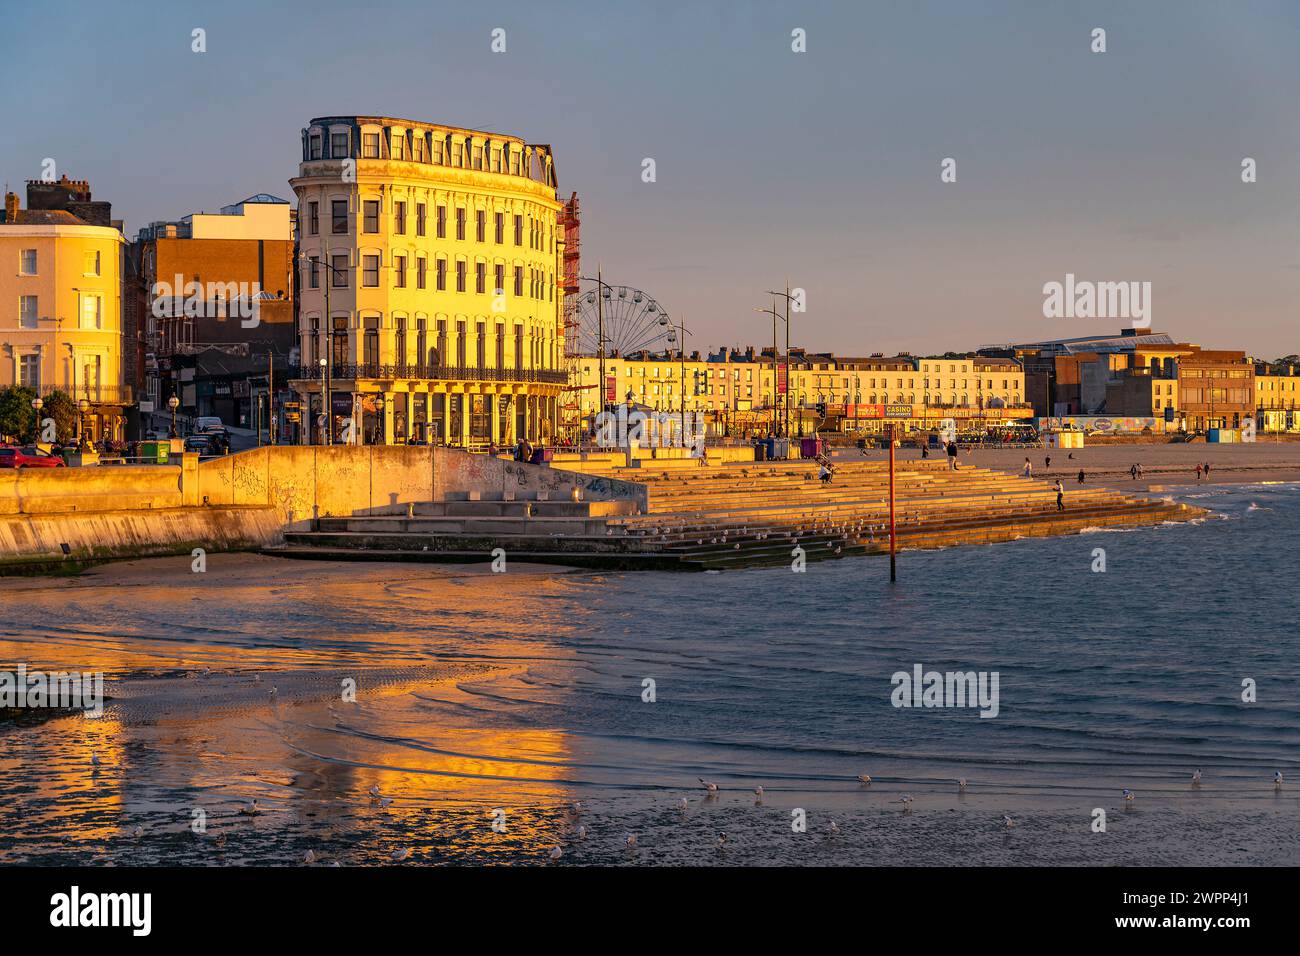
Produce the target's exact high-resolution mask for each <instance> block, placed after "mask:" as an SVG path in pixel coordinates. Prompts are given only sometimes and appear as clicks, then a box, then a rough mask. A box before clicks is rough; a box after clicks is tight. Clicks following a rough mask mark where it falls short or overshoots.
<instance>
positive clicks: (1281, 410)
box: [1255, 362, 1300, 432]
mask: <svg viewBox="0 0 1300 956" xmlns="http://www.w3.org/2000/svg"><path fill="white" fill-rule="evenodd" d="M1255 409H1256V429H1257V431H1260V432H1295V431H1300V365H1293V364H1291V363H1289V362H1279V363H1276V364H1272V365H1270V364H1268V363H1265V362H1257V363H1255Z"/></svg>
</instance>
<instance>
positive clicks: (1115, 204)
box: [0, 0, 1300, 357]
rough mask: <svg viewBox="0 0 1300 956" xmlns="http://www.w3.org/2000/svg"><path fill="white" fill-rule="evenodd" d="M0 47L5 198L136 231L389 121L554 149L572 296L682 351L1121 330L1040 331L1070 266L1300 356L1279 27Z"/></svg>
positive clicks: (1121, 9)
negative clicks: (616, 303)
mask: <svg viewBox="0 0 1300 956" xmlns="http://www.w3.org/2000/svg"><path fill="white" fill-rule="evenodd" d="M150 7H152V9H150ZM1098 26H1100V27H1104V28H1105V29H1106V30H1107V46H1108V52H1106V53H1105V54H1094V53H1091V52H1090V50H1089V44H1090V32H1091V30H1092V29H1093V28H1094V27H1098ZM195 27H203V28H204V29H205V30H206V31H207V43H208V52H207V53H205V54H202V55H199V54H194V53H192V52H191V51H190V31H191V30H192V29H193V28H195ZM494 27H502V28H504V29H505V30H506V31H507V47H508V49H507V52H506V53H505V54H494V53H492V52H491V51H490V49H489V41H490V36H489V34H490V31H491V30H492V29H493V28H494ZM795 27H801V28H803V29H805V30H806V31H807V36H808V52H806V53H802V54H796V53H792V52H791V50H790V31H791V30H792V29H793V28H795ZM0 35H3V36H4V40H3V46H4V49H3V51H2V55H0V81H2V82H0V115H3V116H4V117H5V119H6V124H5V127H6V128H5V135H4V136H3V138H0V177H2V178H4V179H7V180H8V181H9V182H10V183H11V184H19V183H21V182H22V181H23V180H25V179H27V178H30V177H36V176H39V174H40V163H41V160H42V159H43V158H44V157H46V156H49V157H53V158H55V159H56V161H57V162H58V168H59V171H60V172H66V173H68V174H69V175H70V176H73V177H75V178H86V179H89V180H90V181H91V184H92V187H93V189H94V193H95V196H96V198H99V199H107V200H110V201H111V202H112V203H113V206H114V210H115V215H116V216H118V217H120V218H124V219H125V220H126V223H127V229H128V233H129V234H131V235H133V234H134V232H135V230H136V229H137V228H138V227H139V226H140V225H141V224H143V223H146V222H148V221H150V220H153V219H161V218H175V217H178V216H181V215H184V214H186V213H189V212H193V211H198V210H215V209H216V208H217V207H219V206H221V205H222V204H225V203H228V202H232V201H235V200H238V199H240V198H243V197H244V196H247V195H250V194H253V193H257V192H270V193H274V194H277V195H280V196H284V197H286V198H292V193H291V190H290V189H289V186H288V185H287V182H286V180H288V179H289V177H290V176H292V175H293V174H294V172H295V168H296V163H297V161H298V150H299V130H300V129H301V127H302V126H303V125H304V124H305V122H306V121H307V120H308V119H310V118H311V117H312V116H316V115H322V114H349V113H383V114H391V115H398V116H410V117H413V118H416V119H422V120H430V121H435V122H447V123H454V124H459V125H463V126H470V127H478V128H483V129H488V130H500V131H503V132H512V133H518V134H520V135H522V136H524V137H527V138H528V139H530V140H531V141H534V142H543V143H550V144H551V145H552V146H553V147H554V149H555V154H556V161H557V168H558V172H559V177H560V186H561V190H562V192H563V193H564V194H565V195H567V194H568V192H569V191H570V190H574V189H576V190H577V191H578V192H579V194H580V196H581V197H582V200H583V209H584V222H583V255H584V270H585V269H591V268H594V267H595V264H596V261H597V260H599V261H600V263H601V264H602V265H603V268H604V270H605V274H606V276H607V277H608V278H612V279H613V280H615V281H618V282H623V283H627V284H630V285H636V286H639V287H641V288H644V289H646V290H647V291H649V292H651V293H652V294H653V295H654V296H656V297H657V298H658V299H660V300H661V301H663V302H664V303H665V304H666V305H667V307H668V308H669V309H670V310H671V311H672V312H674V314H677V315H685V316H686V318H687V322H688V324H689V325H690V326H691V327H692V328H694V329H695V331H696V333H697V335H696V338H695V340H693V341H692V342H691V345H693V346H694V345H697V344H698V345H703V344H706V343H707V344H709V345H713V346H716V345H722V344H747V343H751V342H754V343H759V342H762V341H763V339H764V338H765V337H768V336H770V324H765V323H764V321H763V317H762V316H758V315H755V314H754V313H753V312H752V311H751V310H752V309H753V308H754V307H755V306H767V305H770V299H768V298H767V297H765V296H764V295H763V294H762V291H763V290H764V289H766V288H771V287H773V286H775V285H779V284H781V283H783V282H784V281H785V279H786V278H787V277H788V278H789V280H790V282H791V284H792V285H794V286H801V287H803V288H804V289H806V290H807V296H808V312H807V313H806V314H805V315H801V316H796V318H797V320H798V322H797V324H796V325H795V340H796V342H797V343H798V344H804V345H806V346H808V347H809V348H813V349H834V350H836V351H840V352H843V353H857V354H860V353H865V352H870V351H886V352H891V351H893V350H895V349H910V350H911V351H913V352H921V351H932V350H943V349H948V348H952V349H967V348H973V347H976V346H978V345H981V344H984V343H990V342H1000V341H1023V340H1025V339H1032V338H1039V337H1045V336H1067V335H1080V334H1086V333H1090V332H1093V331H1096V330H1098V329H1099V328H1102V329H1110V328H1112V327H1114V326H1117V325H1118V324H1119V323H1116V322H1109V321H1098V320H1093V321H1088V320H1084V319H1052V320H1049V319H1045V318H1043V317H1042V311H1041V310H1042V303H1043V295H1042V286H1043V283H1045V282H1049V281H1053V280H1056V281H1060V280H1063V279H1064V276H1065V274H1066V273H1067V272H1070V273H1074V274H1075V275H1076V276H1078V277H1079V278H1081V279H1095V280H1111V281H1118V280H1138V281H1149V282H1151V283H1152V300H1153V318H1154V322H1153V327H1155V328H1157V329H1160V330H1164V331H1168V332H1171V333H1172V334H1174V335H1176V336H1178V337H1180V338H1182V339H1185V340H1189V341H1194V342H1199V343H1201V344H1203V345H1205V346H1207V347H1220V348H1244V349H1246V350H1248V351H1250V352H1252V353H1254V354H1257V355H1259V356H1261V357H1272V356H1275V355H1278V354H1285V353H1288V352H1297V351H1300V321H1298V318H1300V316H1298V313H1297V309H1298V303H1300V296H1298V295H1297V293H1300V244H1298V243H1297V239H1298V238H1300V236H1298V235H1297V233H1298V232H1300V226H1298V223H1300V218H1298V213H1300V123H1298V122H1297V119H1298V117H1300V4H1297V3H1295V2H1257V0H1243V2H1233V3H1224V2H1217V0H1216V2H1199V0H1145V2H1131V0H1130V2H1123V3H1111V2H1100V0H1099V2H1091V3H1084V2H1065V0H1059V2H1053V0H1022V2H994V0H989V2H978V0H946V2H940V0H934V2H903V0H898V2H891V3H868V2H851V3H850V2H846V3H832V2H815V0H814V2H805V3H794V2H788V3H769V2H743V3H742V2H708V0H701V2H681V3H676V2H657V3H651V2H647V3H643V4H633V3H613V2H606V3H576V2H574V3H568V2H554V0H548V2H538V0H532V2H518V3H516V2H510V0H494V2H493V3H490V4H470V3H464V2H460V3H454V4H453V3H438V2H428V0H424V2H412V3H385V2H383V0H372V2H369V3H363V4H358V3H354V2H339V0H316V2H312V3H293V2H284V3H273V4H272V3H257V2H245V0H226V2H221V3H203V4H192V3H186V2H169V3H158V4H146V3H131V4H105V3H100V2H73V3H67V4H22V5H19V4H7V5H6V8H5V10H4V12H3V20H2V21H0ZM949 156H951V157H954V158H955V159H956V160H957V173H958V178H957V182H956V183H955V184H950V185H945V184H942V183H940V181H939V163H940V161H941V160H942V159H943V158H944V157H949ZM1246 156H1250V157H1253V158H1254V159H1255V160H1256V161H1257V162H1258V169H1259V181H1258V182H1257V183H1255V184H1252V185H1246V184H1243V183H1242V182H1241V179H1240V163H1241V160H1242V158H1243V157H1246ZM644 157H653V158H654V159H655V160H656V163H657V171H658V181H657V182H655V183H653V184H646V183H643V182H642V181H641V177H640V172H641V161H642V159H643V158H644Z"/></svg>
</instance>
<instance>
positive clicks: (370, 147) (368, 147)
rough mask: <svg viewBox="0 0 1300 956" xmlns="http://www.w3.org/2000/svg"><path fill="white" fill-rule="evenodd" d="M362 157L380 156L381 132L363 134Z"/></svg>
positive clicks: (376, 157)
mask: <svg viewBox="0 0 1300 956" xmlns="http://www.w3.org/2000/svg"><path fill="white" fill-rule="evenodd" d="M361 158H362V159H378V158H379V134H378V133H362V134H361Z"/></svg>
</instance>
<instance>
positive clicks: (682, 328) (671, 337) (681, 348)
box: [659, 315, 695, 448]
mask: <svg viewBox="0 0 1300 956" xmlns="http://www.w3.org/2000/svg"><path fill="white" fill-rule="evenodd" d="M667 321H668V317H667V316H666V315H661V316H660V317H659V322H660V324H661V325H663V324H666V323H667ZM678 334H680V335H681V341H680V342H678V343H677V358H678V361H679V363H680V365H681V372H682V447H683V448H684V447H686V336H688V335H694V334H695V333H693V332H692V331H691V330H690V329H688V328H687V327H686V325H685V323H683V322H680V321H679V322H678V323H677V325H676V326H675V327H672V326H670V327H669V329H668V335H667V338H668V344H669V345H672V344H673V342H675V341H677V337H678Z"/></svg>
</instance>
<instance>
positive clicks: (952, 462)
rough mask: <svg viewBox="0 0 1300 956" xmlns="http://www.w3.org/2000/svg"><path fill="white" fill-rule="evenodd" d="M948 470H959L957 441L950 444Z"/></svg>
mask: <svg viewBox="0 0 1300 956" xmlns="http://www.w3.org/2000/svg"><path fill="white" fill-rule="evenodd" d="M948 470H949V471H956V470H957V443H956V442H955V441H950V442H948Z"/></svg>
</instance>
